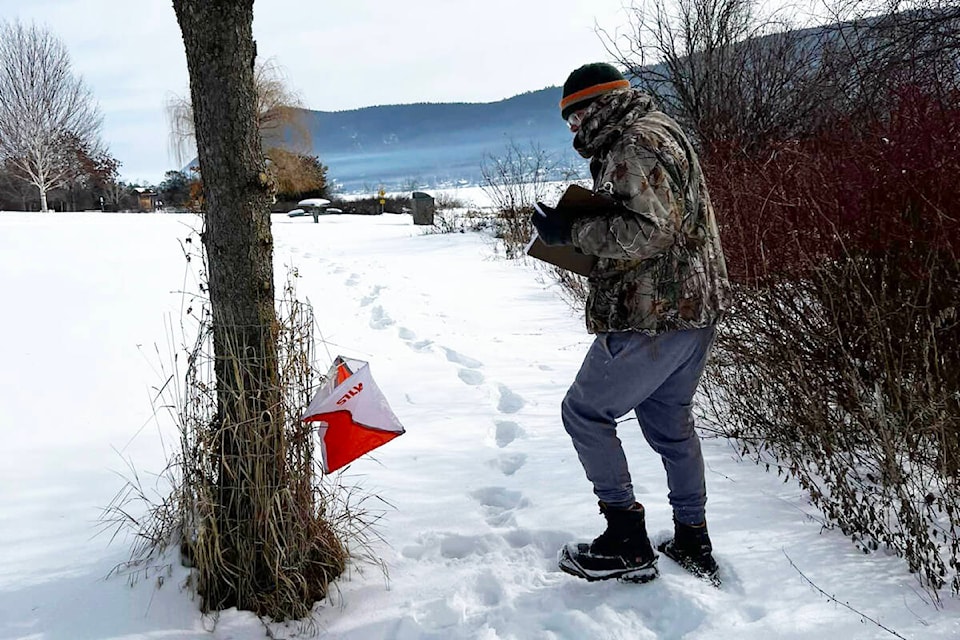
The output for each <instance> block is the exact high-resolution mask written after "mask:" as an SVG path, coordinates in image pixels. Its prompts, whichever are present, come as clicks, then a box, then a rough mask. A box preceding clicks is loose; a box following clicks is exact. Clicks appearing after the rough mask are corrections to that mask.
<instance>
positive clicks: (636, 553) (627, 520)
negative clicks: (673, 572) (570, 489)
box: [558, 502, 658, 582]
mask: <svg viewBox="0 0 960 640" xmlns="http://www.w3.org/2000/svg"><path fill="white" fill-rule="evenodd" d="M600 513H602V514H603V517H604V518H606V519H607V529H606V531H604V532H603V533H602V534H600V536H599V537H597V539H596V540H594V541H593V542H592V543H590V544H586V543H584V542H581V543H571V544H568V545H566V546H564V547H563V548H562V549H561V550H560V556H559V558H558V563H559V565H560V569H561V570H562V571H565V572H566V573H569V574H571V575H575V576H577V577H579V578H584V579H586V580H590V581H594V580H608V579H610V578H619V579H620V580H624V581H627V582H649V581H650V580H653V579H654V578H656V577H657V575H658V572H657V554H656V553H654V551H653V547H652V546H651V545H650V539H649V538H647V527H646V523H645V518H644V511H643V506H642V505H641V504H640V503H634V505H633V506H632V507H630V508H629V509H614V508H611V507H609V506H607V505H606V504H604V503H603V502H601V503H600Z"/></svg>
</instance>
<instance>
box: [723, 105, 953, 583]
mask: <svg viewBox="0 0 960 640" xmlns="http://www.w3.org/2000/svg"><path fill="white" fill-rule="evenodd" d="M946 95H947V96H951V97H949V99H947V100H942V99H941V97H940V96H937V95H936V94H931V93H929V92H928V91H927V90H925V89H924V88H921V87H905V88H902V89H901V90H900V91H899V92H897V93H894V94H888V95H887V97H886V102H887V105H888V107H887V109H886V113H885V114H884V117H883V118H882V119H879V120H872V121H871V120H869V119H864V117H863V116H862V115H861V116H860V118H859V119H858V120H856V121H854V120H845V121H838V122H836V123H835V127H834V128H831V129H826V130H823V131H822V132H821V134H820V136H818V137H816V138H810V139H807V140H800V141H792V142H789V143H775V144H772V145H771V146H770V147H769V148H767V149H766V150H765V151H764V152H763V153H761V152H760V151H758V150H757V151H755V154H759V157H758V156H757V155H750V154H746V153H744V152H743V151H742V149H738V150H734V151H730V150H725V151H724V150H715V153H714V154H713V155H712V162H714V163H715V165H713V166H708V171H709V172H712V175H713V176H715V177H718V178H720V177H721V176H722V179H719V180H714V181H713V182H712V183H711V184H712V185H713V186H714V187H715V189H714V193H713V196H714V200H715V203H716V205H717V208H718V210H720V211H721V212H723V214H725V215H726V219H725V228H724V232H725V235H724V245H725V248H726V250H727V254H728V258H730V262H729V264H730V265H731V266H732V268H731V275H732V276H733V277H734V278H735V279H736V280H737V281H738V283H739V286H738V288H737V293H738V295H737V296H736V298H735V300H736V302H735V305H734V308H733V310H732V312H731V314H730V318H729V320H728V322H727V323H726V324H725V325H724V327H723V330H722V331H721V332H720V334H719V336H718V340H717V347H716V350H715V358H714V360H713V362H712V363H711V365H710V375H709V377H708V380H709V381H710V384H709V390H710V396H711V398H712V399H713V401H714V402H713V404H714V407H715V409H716V410H717V412H718V415H719V416H720V420H719V422H718V423H717V424H716V425H715V426H716V428H717V430H718V431H719V432H720V433H723V434H724V435H727V436H730V437H733V438H737V439H738V440H739V441H740V442H741V443H742V444H743V447H744V450H745V451H749V452H752V453H753V454H754V455H755V456H757V458H758V459H759V460H762V461H764V462H765V463H770V464H773V465H774V466H775V467H776V468H777V470H778V472H782V473H787V474H790V475H793V476H795V477H796V478H797V479H798V480H799V481H800V483H801V485H802V486H803V487H805V488H806V489H807V490H808V491H809V492H810V497H811V499H812V500H813V502H814V503H815V504H817V505H818V506H819V507H820V508H821V509H822V510H823V512H824V514H825V515H826V516H827V517H828V519H829V520H830V521H831V522H833V523H836V524H837V525H838V526H839V527H840V528H841V529H842V530H843V531H844V532H845V533H847V534H848V535H850V536H851V537H852V538H853V539H854V540H856V541H857V543H858V544H859V545H860V546H861V548H863V549H864V550H871V549H875V548H877V547H878V546H879V545H883V546H886V547H888V548H890V549H893V550H895V551H896V552H897V553H898V554H900V555H901V556H903V557H904V558H905V559H906V560H907V563H908V565H909V567H910V570H911V571H913V572H916V573H917V575H918V577H919V579H920V581H921V583H922V584H923V585H924V587H926V588H927V589H928V590H929V592H930V593H931V595H932V596H933V597H934V599H938V597H939V596H938V592H939V590H940V589H941V588H943V587H945V586H947V585H949V586H950V587H951V588H952V590H953V591H954V592H955V593H956V592H960V574H958V566H960V565H958V563H960V487H958V484H957V480H958V471H960V318H958V312H957V302H956V301H957V300H958V299H960V263H958V257H960V221H958V219H957V218H956V217H955V215H954V214H953V213H952V212H955V211H957V210H958V207H960V188H958V186H957V185H956V181H955V179H954V176H955V175H956V174H957V173H958V172H960V161H958V160H957V158H956V156H955V155H952V154H951V153H950V149H953V148H956V146H957V145H958V144H960V109H957V108H956V106H955V105H956V103H957V100H956V97H955V96H956V94H946ZM761 168H762V170H761ZM757 212H760V214H759V216H758V214H757Z"/></svg>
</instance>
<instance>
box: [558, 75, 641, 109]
mask: <svg viewBox="0 0 960 640" xmlns="http://www.w3.org/2000/svg"><path fill="white" fill-rule="evenodd" d="M629 88H630V81H629V80H613V81H612V82H604V83H603V84H595V85H593V86H592V87H587V88H586V89H581V90H580V91H577V92H576V93H571V94H570V95H569V96H567V97H565V98H564V99H563V100H561V101H560V108H561V109H566V108H567V106H568V105H571V104H573V103H575V102H580V101H581V100H586V99H587V98H593V97H594V96H597V95H599V94H601V93H604V92H605V91H613V90H614V89H629Z"/></svg>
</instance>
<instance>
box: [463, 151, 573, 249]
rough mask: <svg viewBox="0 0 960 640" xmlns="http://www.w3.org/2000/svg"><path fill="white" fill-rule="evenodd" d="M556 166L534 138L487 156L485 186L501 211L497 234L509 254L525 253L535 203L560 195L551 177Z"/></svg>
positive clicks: (497, 220)
mask: <svg viewBox="0 0 960 640" xmlns="http://www.w3.org/2000/svg"><path fill="white" fill-rule="evenodd" d="M554 168H555V166H554V161H553V160H552V159H551V157H550V154H549V153H548V152H547V151H545V150H544V149H543V148H542V147H540V146H539V145H537V144H536V143H534V142H531V143H530V144H529V146H528V147H527V148H524V147H523V146H521V145H520V144H518V143H517V142H516V141H512V140H511V141H510V142H509V143H508V144H507V146H506V148H505V149H504V151H503V153H502V154H501V155H498V156H493V155H490V156H487V157H486V158H485V159H484V161H483V163H482V164H481V166H480V172H481V174H482V176H483V185H482V187H483V190H484V192H485V193H486V194H487V196H488V197H489V198H490V200H491V201H492V202H493V208H494V210H496V211H497V212H498V213H497V219H496V222H495V225H496V227H495V229H496V236H497V237H498V238H500V239H501V240H503V246H504V253H505V254H506V256H507V258H516V257H519V256H521V255H523V248H524V247H525V246H526V244H527V242H528V241H529V240H530V236H531V234H532V233H533V227H532V226H531V225H530V214H532V213H533V205H534V204H535V203H537V202H539V201H542V200H546V199H548V198H549V197H551V196H553V195H556V191H557V188H555V187H552V186H551V184H550V181H549V176H550V175H551V174H552V172H553V170H554Z"/></svg>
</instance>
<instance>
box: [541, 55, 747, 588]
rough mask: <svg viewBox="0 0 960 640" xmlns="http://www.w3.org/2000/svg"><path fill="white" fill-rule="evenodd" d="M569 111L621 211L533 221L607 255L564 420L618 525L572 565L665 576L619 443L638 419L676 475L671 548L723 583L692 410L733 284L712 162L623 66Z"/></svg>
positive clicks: (577, 75)
mask: <svg viewBox="0 0 960 640" xmlns="http://www.w3.org/2000/svg"><path fill="white" fill-rule="evenodd" d="M560 108H561V115H562V116H563V118H564V119H565V120H566V121H567V124H568V125H569V127H570V130H571V131H572V132H573V133H574V134H575V135H574V139H573V146H574V148H575V149H576V150H577V151H578V152H579V153H580V155H582V156H583V157H585V158H590V171H591V173H592V175H593V180H594V191H595V192H597V193H605V194H608V195H609V196H612V198H613V201H614V202H615V203H616V204H615V205H614V206H610V207H608V209H607V210H603V211H597V212H595V214H594V213H593V212H591V213H590V214H589V215H587V216H586V217H579V218H575V219H571V218H569V217H567V216H562V215H550V214H551V211H549V210H546V211H545V213H546V214H547V215H546V216H543V215H539V214H534V216H533V218H532V222H533V224H534V225H535V226H536V228H537V232H538V235H539V236H540V239H541V240H542V241H543V242H545V243H547V244H552V245H564V244H571V245H573V246H574V247H576V249H578V250H579V251H581V252H583V253H585V254H588V255H593V256H597V258H598V260H597V263H596V266H595V267H594V268H593V271H592V272H591V274H590V276H589V278H588V280H589V294H588V296H587V304H586V321H587V330H588V331H589V332H590V333H594V334H596V338H595V340H594V342H593V344H592V345H591V347H590V349H589V351H588V352H587V355H586V357H585V359H584V362H583V365H582V366H581V368H580V372H579V373H578V374H577V377H576V380H575V381H574V383H573V385H572V386H571V387H570V390H569V391H568V392H567V394H566V397H565V398H564V400H563V403H562V406H561V415H562V419H563V425H564V427H565V428H566V430H567V433H569V434H570V437H571V438H572V440H573V445H574V448H575V449H576V451H577V454H578V456H579V458H580V462H581V464H582V465H583V468H584V471H585V472H586V475H587V478H588V480H590V482H591V483H592V484H593V488H594V493H595V494H596V496H597V498H598V499H599V501H600V512H601V513H602V514H603V516H604V517H605V519H606V521H607V528H606V530H605V531H604V532H603V533H602V534H601V535H600V536H599V537H598V538H596V539H595V540H594V541H593V542H592V543H590V544H586V543H580V544H568V545H566V546H565V547H564V548H563V549H562V550H561V551H560V568H561V569H562V570H564V571H566V572H567V573H571V574H573V575H576V576H579V577H581V578H585V579H587V580H602V579H607V578H620V579H621V580H628V581H634V582H646V581H647V580H652V579H653V578H655V577H656V576H657V575H658V574H657V566H656V563H657V554H656V553H655V552H654V551H653V549H652V547H651V544H650V540H649V538H648V537H647V531H646V524H645V517H644V509H643V506H642V505H641V504H639V503H638V502H636V500H635V498H634V494H633V485H632V484H631V480H630V473H629V470H628V468H627V461H626V457H625V455H624V451H623V447H622V445H621V443H620V440H619V439H618V438H617V419H618V418H620V417H621V416H623V415H625V414H627V413H628V412H629V411H631V410H632V411H634V413H635V414H636V416H637V419H638V420H639V422H640V428H641V430H642V431H643V435H644V437H645V438H646V440H647V442H648V443H649V444H650V446H651V447H652V448H653V450H654V451H656V452H657V453H658V454H660V456H661V458H662V459H663V464H664V467H665V469H666V472H667V484H668V486H669V496H668V497H669V500H670V504H671V506H672V507H673V520H674V537H673V538H672V539H670V540H667V541H666V542H664V543H663V544H661V545H660V546H659V547H658V548H659V549H660V551H661V552H662V553H664V554H665V555H667V556H668V557H670V558H672V559H674V560H676V561H677V562H678V563H679V564H680V565H681V566H683V567H684V568H686V569H688V570H689V571H691V572H693V573H695V574H697V575H699V576H702V577H704V578H707V579H709V580H711V581H712V582H714V583H715V584H719V578H718V575H717V574H718V571H717V564H716V562H715V561H714V558H713V555H712V550H713V549H712V545H711V543H710V537H709V535H708V533H707V525H706V515H705V504H706V485H705V482H704V473H703V457H702V455H701V452H700V441H699V439H698V437H697V434H696V432H695V431H694V425H693V416H692V412H691V404H692V401H693V396H694V392H695V391H696V389H697V386H698V384H699V381H700V376H701V374H702V372H703V368H704V365H705V363H706V361H707V358H708V356H709V354H710V350H711V347H712V344H713V339H714V336H715V325H716V323H717V322H718V320H719V319H720V318H721V316H722V315H723V311H724V309H725V308H726V307H727V305H728V302H727V301H728V297H729V284H728V281H727V271H726V264H725V262H724V258H723V253H722V250H721V247H720V237H719V232H718V229H717V223H716V220H715V217H714V212H713V207H712V206H711V204H710V196H709V195H708V193H707V185H706V183H705V182H704V178H703V174H702V172H701V170H700V164H699V161H698V160H697V156H696V154H695V153H694V151H693V148H692V147H691V145H690V142H689V141H688V139H687V137H686V135H685V134H684V133H683V131H681V129H680V127H679V125H678V124H677V123H676V122H675V121H674V120H672V119H671V118H669V117H668V116H666V115H665V114H663V113H661V112H660V111H657V110H656V107H655V105H654V102H653V100H652V98H651V97H650V96H649V95H647V94H645V93H642V92H640V91H638V90H636V89H632V88H630V84H629V82H628V81H627V80H626V79H625V78H624V76H623V75H622V74H621V73H620V72H619V71H618V70H617V69H616V68H614V67H612V66H611V65H608V64H604V63H593V64H588V65H584V66H583V67H580V68H578V69H576V70H575V71H573V73H571V74H570V76H569V77H568V78H567V81H566V82H565V83H564V85H563V99H562V100H561V102H560ZM543 208H544V207H543V206H542V205H541V209H543Z"/></svg>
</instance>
